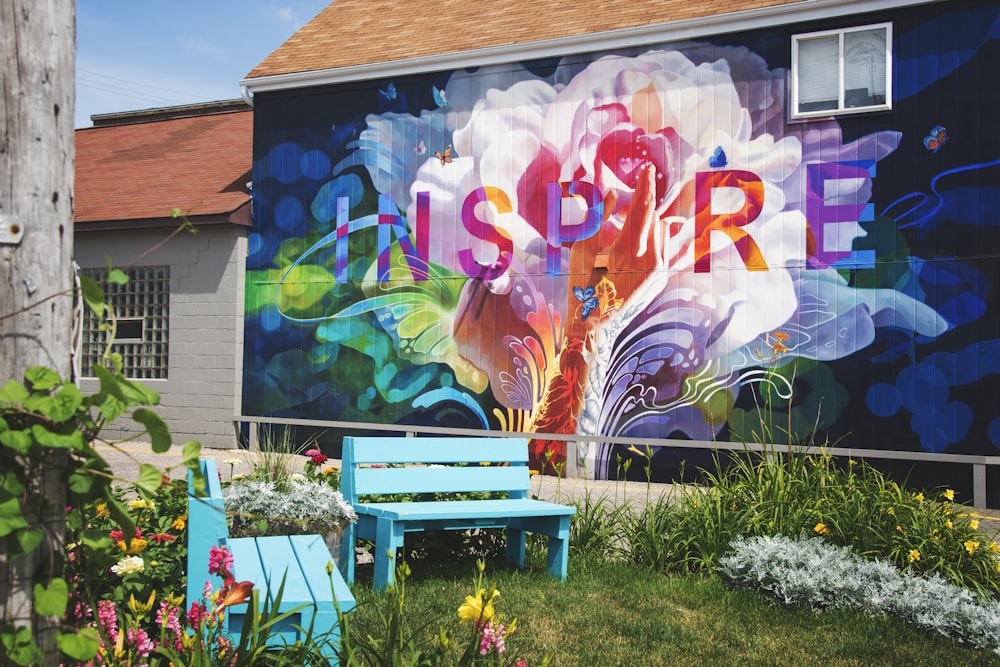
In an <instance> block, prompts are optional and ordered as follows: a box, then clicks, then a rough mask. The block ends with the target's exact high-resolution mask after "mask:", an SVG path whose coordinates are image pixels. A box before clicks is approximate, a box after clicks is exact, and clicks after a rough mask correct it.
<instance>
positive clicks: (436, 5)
mask: <svg viewBox="0 0 1000 667" xmlns="http://www.w3.org/2000/svg"><path fill="white" fill-rule="evenodd" d="M797 1H798V0H630V1H629V2H627V3H624V2H616V3H610V2H607V0H576V1H574V2H568V1H567V0H494V1H493V2H490V3H489V4H486V3H482V2H471V1H470V0H424V1H421V0H408V1H406V2H400V1H399V0H336V2H333V3H332V4H330V5H329V6H328V7H327V8H326V9H324V10H323V11H321V12H320V13H319V14H317V15H316V17H315V18H313V20H312V21H310V22H309V23H307V24H306V25H305V26H303V27H302V28H301V29H300V30H299V31H298V32H296V33H295V34H294V35H292V36H291V37H290V38H289V39H288V40H287V41H286V42H285V43H284V44H282V45H281V46H279V47H278V48H277V49H276V50H275V51H274V52H273V53H271V55H269V56H268V57H267V58H265V59H264V61H263V62H261V63H260V64H259V65H258V66H257V67H255V68H254V69H253V71H251V72H250V73H249V74H248V75H247V78H254V77H261V76H271V75H277V74H291V73H294V72H310V71H315V70H326V69H334V68H338V67H349V66H352V65H363V64H370V63H381V62H391V61H395V60H404V59H408V58H419V57H421V56H429V55H439V54H444V53H458V52H461V51H469V50H473V49H482V48H486V47H496V46H510V45H513V44H526V43H530V42H537V41H541V40H550V39H558V38H562V37H573V36H577V35H589V34H596V33H601V32H607V31H611V30H620V29H625V28H637V27H641V26H649V25H656V24H661V23H668V22H672V21H682V20H686V19H697V18H702V17H706V16H716V15H719V14H727V13H732V12H738V11H744V10H751V9H760V8H763V7H771V6H775V5H785V4H793V3H795V2H797Z"/></svg>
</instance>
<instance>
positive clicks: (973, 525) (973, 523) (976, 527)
mask: <svg viewBox="0 0 1000 667" xmlns="http://www.w3.org/2000/svg"><path fill="white" fill-rule="evenodd" d="M969 527H970V528H972V530H979V522H978V521H976V520H975V519H973V520H972V521H970V522H969Z"/></svg>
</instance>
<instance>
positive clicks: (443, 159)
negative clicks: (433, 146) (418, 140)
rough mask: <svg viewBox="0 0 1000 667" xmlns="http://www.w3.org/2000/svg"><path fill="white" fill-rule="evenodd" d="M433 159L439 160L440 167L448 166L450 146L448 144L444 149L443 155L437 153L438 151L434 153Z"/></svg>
mask: <svg viewBox="0 0 1000 667" xmlns="http://www.w3.org/2000/svg"><path fill="white" fill-rule="evenodd" d="M434 157H436V158H437V159H439V160H441V166H442V167H443V166H445V165H446V164H448V163H449V162H451V144H449V145H448V146H447V147H446V148H445V149H444V153H443V154H442V153H440V152H438V151H434Z"/></svg>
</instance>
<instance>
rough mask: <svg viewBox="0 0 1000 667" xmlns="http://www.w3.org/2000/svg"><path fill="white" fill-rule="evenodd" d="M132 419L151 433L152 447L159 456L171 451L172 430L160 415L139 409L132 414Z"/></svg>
mask: <svg viewBox="0 0 1000 667" xmlns="http://www.w3.org/2000/svg"><path fill="white" fill-rule="evenodd" d="M132 419H134V420H136V421H137V422H139V423H140V424H142V425H143V426H145V427H146V432H147V433H149V439H150V445H151V446H152V449H153V451H154V452H155V453H157V454H162V453H164V452H166V451H167V450H169V449H170V428H169V427H168V426H167V422H165V421H163V418H162V417H160V415H158V414H156V413H155V412H153V411H152V410H147V409H146V408H139V409H138V410H136V411H135V412H134V413H132Z"/></svg>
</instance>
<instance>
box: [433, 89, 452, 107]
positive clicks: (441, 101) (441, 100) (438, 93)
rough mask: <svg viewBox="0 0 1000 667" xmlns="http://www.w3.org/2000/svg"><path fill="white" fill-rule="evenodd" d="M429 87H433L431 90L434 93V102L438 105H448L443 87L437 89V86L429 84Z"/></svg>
mask: <svg viewBox="0 0 1000 667" xmlns="http://www.w3.org/2000/svg"><path fill="white" fill-rule="evenodd" d="M431 88H432V89H433V91H432V92H433V93H434V104H436V105H438V106H439V107H446V106H448V97H447V96H446V95H445V94H444V89H443V88H442V89H438V87H437V86H431Z"/></svg>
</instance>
